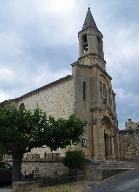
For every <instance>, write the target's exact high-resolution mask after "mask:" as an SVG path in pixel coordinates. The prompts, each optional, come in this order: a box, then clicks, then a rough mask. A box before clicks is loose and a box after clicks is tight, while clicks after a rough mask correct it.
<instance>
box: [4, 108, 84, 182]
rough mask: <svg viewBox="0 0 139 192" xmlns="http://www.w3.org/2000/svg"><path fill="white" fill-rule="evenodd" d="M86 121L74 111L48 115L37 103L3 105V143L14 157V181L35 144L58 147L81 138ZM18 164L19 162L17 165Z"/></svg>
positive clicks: (37, 145)
mask: <svg viewBox="0 0 139 192" xmlns="http://www.w3.org/2000/svg"><path fill="white" fill-rule="evenodd" d="M85 124H86V123H85V122H84V121H82V120H80V119H79V118H78V117H76V116H75V115H71V116H70V117H69V118H68V119H64V118H60V119H58V120H56V119H55V118H54V117H51V116H47V114H46V113H45V112H43V111H42V110H41V109H39V108H38V107H37V108H36V109H35V110H34V111H33V112H31V111H29V110H27V109H26V108H25V107H24V106H23V105H22V106H21V107H19V109H18V108H15V107H0V146H1V148H2V151H4V153H5V154H9V155H12V157H13V181H19V180H20V179H21V162H22V157H23V154H24V153H26V152H30V151H31V149H32V148H37V147H42V146H44V145H45V146H47V147H50V149H51V150H52V151H53V150H57V149H58V148H65V147H66V146H67V145H71V143H72V144H76V143H78V142H79V141H80V138H81V135H82V134H83V132H84V126H85ZM17 164H18V165H17Z"/></svg>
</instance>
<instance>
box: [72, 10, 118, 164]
mask: <svg viewBox="0 0 139 192" xmlns="http://www.w3.org/2000/svg"><path fill="white" fill-rule="evenodd" d="M78 38H79V58H78V60H77V62H75V63H74V64H73V65H72V67H73V80H74V90H75V113H76V114H77V115H78V116H79V117H81V118H82V119H84V120H86V121H87V126H86V129H85V132H84V135H83V137H82V142H81V144H80V148H81V149H80V150H82V151H83V152H85V154H86V156H89V157H91V158H94V159H96V160H112V159H117V158H118V134H117V133H118V132H117V114H116V104H115V93H114V92H113V90H112V84H111V80H112V78H111V76H110V75H109V74H108V73H107V71H106V68H105V66H106V61H105V60H104V52H103V35H102V33H101V32H100V31H99V29H98V27H97V25H96V23H95V20H94V18H93V15H92V13H91V10H90V8H88V11H87V15H86V18H85V21H84V24H83V27H82V29H81V31H80V32H79V33H78Z"/></svg>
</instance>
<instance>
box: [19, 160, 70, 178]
mask: <svg viewBox="0 0 139 192" xmlns="http://www.w3.org/2000/svg"><path fill="white" fill-rule="evenodd" d="M67 172H68V169H67V168H66V167H65V166H64V165H63V163H62V161H48V160H38V161H31V160H30V161H29V160H28V161H23V163H22V173H23V175H32V174H33V177H34V178H36V177H37V178H38V177H56V176H61V175H64V174H67Z"/></svg>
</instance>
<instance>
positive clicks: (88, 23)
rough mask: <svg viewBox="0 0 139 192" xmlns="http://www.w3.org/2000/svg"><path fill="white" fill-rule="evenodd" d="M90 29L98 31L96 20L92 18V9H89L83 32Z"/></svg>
mask: <svg viewBox="0 0 139 192" xmlns="http://www.w3.org/2000/svg"><path fill="white" fill-rule="evenodd" d="M88 27H92V28H95V29H97V30H98V28H97V25H96V22H95V20H94V18H93V16H92V13H91V10H90V7H88V11H87V15H86V18H85V21H84V25H83V28H82V30H84V29H86V28H88Z"/></svg>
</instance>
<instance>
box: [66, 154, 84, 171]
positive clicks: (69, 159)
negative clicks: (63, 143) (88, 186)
mask: <svg viewBox="0 0 139 192" xmlns="http://www.w3.org/2000/svg"><path fill="white" fill-rule="evenodd" d="M63 163H64V165H65V166H66V167H68V168H69V169H70V170H71V169H82V168H83V167H84V163H85V156H84V154H83V153H82V152H81V151H68V152H66V156H65V157H64V159H63Z"/></svg>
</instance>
